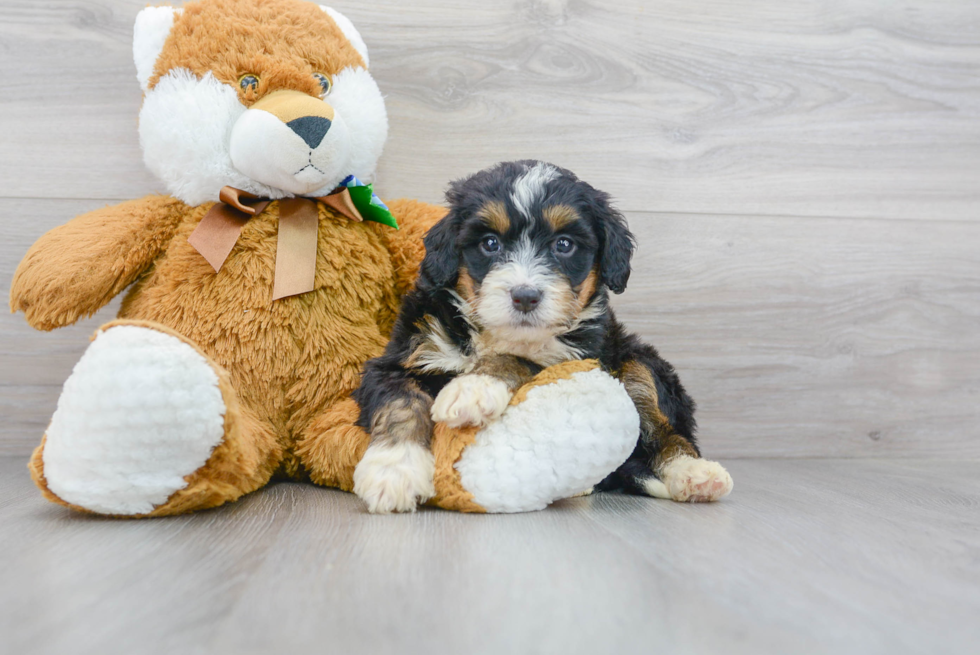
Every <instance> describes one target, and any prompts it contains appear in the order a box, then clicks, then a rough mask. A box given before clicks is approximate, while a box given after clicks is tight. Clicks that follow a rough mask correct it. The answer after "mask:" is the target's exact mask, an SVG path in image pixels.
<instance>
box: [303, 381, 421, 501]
mask: <svg viewBox="0 0 980 655" xmlns="http://www.w3.org/2000/svg"><path fill="white" fill-rule="evenodd" d="M359 414H360V409H359V407H358V405H357V403H356V402H355V401H354V400H353V399H346V400H343V401H341V402H339V403H337V404H336V405H334V406H333V407H331V408H329V409H328V410H326V411H325V412H322V413H321V414H320V415H319V416H318V417H317V418H316V419H314V421H313V423H312V424H311V425H310V427H309V428H308V429H307V431H306V433H305V435H304V437H303V439H302V440H301V442H300V444H299V446H298V447H297V453H298V454H299V456H300V459H301V461H302V462H303V465H304V466H305V467H306V469H307V471H309V474H310V478H311V479H312V480H313V481H314V482H316V483H317V484H323V485H327V486H332V487H340V488H341V489H344V490H345V491H353V492H354V493H356V494H357V495H358V496H360V497H361V498H362V499H363V500H364V501H365V502H366V503H367V506H368V510H369V511H370V512H372V513H388V512H412V511H415V508H416V505H417V504H418V502H419V500H420V499H421V500H422V501H423V502H424V501H425V500H428V499H429V498H431V497H432V496H433V495H434V494H435V489H434V487H433V482H432V479H433V474H434V458H433V455H432V453H431V452H430V451H429V449H428V447H427V446H424V445H422V444H419V443H417V442H415V441H412V440H404V439H403V440H382V441H377V440H375V442H374V443H372V442H371V437H370V435H369V434H368V433H367V432H366V431H365V430H363V429H362V428H360V427H359V426H357V425H356V422H357V419H358V416H359ZM416 418H417V416H416V415H415V413H414V412H413V411H411V410H410V409H407V408H401V410H400V411H399V409H397V408H396V409H393V410H392V411H391V412H389V413H388V415H387V420H388V422H389V423H391V424H392V425H391V426H390V427H394V428H395V429H396V430H397V428H398V427H401V428H406V427H407V426H409V425H410V424H411V422H412V421H413V420H414V419H416ZM426 419H427V417H426ZM429 427H430V428H431V423H429ZM408 429H409V431H412V432H414V430H413V429H411V428H408Z"/></svg>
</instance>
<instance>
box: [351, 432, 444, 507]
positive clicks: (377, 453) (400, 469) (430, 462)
mask: <svg viewBox="0 0 980 655" xmlns="http://www.w3.org/2000/svg"><path fill="white" fill-rule="evenodd" d="M435 472H436V460H435V457H433V455H432V453H431V452H430V451H429V450H428V449H426V448H425V447H423V446H420V445H419V444H417V443H413V442H410V441H406V442H402V443H384V442H382V443H377V444H373V445H371V446H370V447H368V449H367V451H366V452H365V453H364V457H362V458H361V461H360V462H358V464H357V467H356V468H355V469H354V493H355V494H357V495H358V497H360V498H361V500H363V501H364V502H365V503H367V506H368V511H369V512H371V513H372V514H388V513H390V512H414V511H415V507H416V505H418V503H420V502H421V503H424V502H425V501H427V500H428V499H430V498H432V497H433V496H435V495H436V489H435V483H434V482H433V478H434V477H435Z"/></svg>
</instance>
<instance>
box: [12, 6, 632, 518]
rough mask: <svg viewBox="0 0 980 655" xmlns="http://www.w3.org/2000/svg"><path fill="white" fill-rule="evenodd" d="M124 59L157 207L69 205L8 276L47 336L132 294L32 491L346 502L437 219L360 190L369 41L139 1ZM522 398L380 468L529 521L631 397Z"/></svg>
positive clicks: (295, 18) (70, 391)
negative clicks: (494, 420)
mask: <svg viewBox="0 0 980 655" xmlns="http://www.w3.org/2000/svg"><path fill="white" fill-rule="evenodd" d="M133 54H134V59H135V62H136V69H137V77H138V79H139V82H140V85H141V86H142V89H143V93H144V101H143V106H142V109H141V111H140V122H139V134H140V142H141V145H142V148H143V152H144V159H145V162H146V164H147V166H148V167H149V168H150V169H151V170H152V171H153V172H154V173H155V174H156V175H157V176H158V177H159V178H160V179H161V180H162V181H163V182H164V184H165V185H166V187H167V189H168V191H169V193H170V195H158V196H156V195H155V196H148V197H145V198H141V199H139V200H133V201H129V202H125V203H122V204H120V205H116V206H113V207H106V208H104V209H100V210H97V211H94V212H91V213H88V214H85V215H82V216H79V217H77V218H75V219H73V220H71V221H69V222H68V223H67V224H65V225H63V226H61V227H58V228H56V229H54V230H52V231H50V232H48V233H47V234H45V235H44V236H42V237H41V238H40V239H39V240H38V241H37V243H35V244H34V246H33V247H32V248H31V249H30V251H29V252H28V253H27V255H26V256H25V258H24V260H23V261H22V263H21V264H20V266H19V268H18V269H17V272H16V274H15V276H14V280H13V285H12V289H11V294H10V302H11V307H12V308H13V309H14V310H15V311H16V310H20V311H23V312H24V314H25V315H26V317H27V320H28V322H29V323H30V324H31V325H32V326H34V327H36V328H38V329H41V330H52V329H54V328H57V327H61V326H64V325H69V324H72V323H74V322H75V321H77V320H78V319H79V318H82V317H85V316H89V315H91V314H93V313H94V312H95V311H97V310H98V309H99V308H100V307H102V306H103V305H105V304H106V303H107V302H109V301H110V300H111V299H112V298H113V297H114V296H115V295H117V294H119V293H121V292H122V291H124V290H125V289H126V288H127V287H129V291H128V292H127V294H126V296H125V299H124V301H123V303H122V308H121V309H120V312H119V316H118V320H115V321H113V322H111V323H109V324H107V325H104V326H102V327H101V328H99V330H98V331H97V332H96V335H95V336H94V337H93V340H92V343H91V345H90V346H89V348H88V350H87V351H86V352H85V354H84V356H83V357H82V359H81V360H80V361H79V362H78V364H77V366H76V367H75V369H74V371H73V373H72V375H71V377H70V378H69V379H68V380H67V382H66V383H65V387H64V390H63V393H62V396H61V398H60V399H59V402H58V408H57V410H56V412H55V414H54V416H53V418H52V420H51V424H50V426H49V427H48V430H47V432H46V434H45V436H44V438H43V440H42V442H41V445H40V446H39V447H38V448H37V450H36V451H35V453H34V456H33V458H32V460H31V464H30V468H31V471H32V474H33V476H34V479H35V481H36V482H37V484H38V486H40V488H41V489H42V490H43V492H44V494H45V495H46V496H47V497H48V498H49V499H51V500H53V501H55V502H58V503H61V504H63V505H66V506H69V507H72V508H75V509H79V510H84V511H90V512H96V513H100V514H108V515H122V516H162V515H169V514H177V513H181V512H187V511H193V510H197V509H202V508H207V507H214V506H216V505H220V504H222V503H224V502H227V501H230V500H234V499H236V498H238V497H240V496H241V495H242V494H245V493H248V492H250V491H253V490H255V489H258V488H259V487H261V486H263V485H264V484H266V483H267V482H268V481H269V480H270V479H271V478H272V477H273V476H276V475H278V476H281V477H285V478H289V479H295V480H310V481H312V482H314V483H317V484H322V485H329V486H336V487H340V488H342V489H346V490H350V489H351V488H352V485H353V482H352V479H353V471H354V468H355V466H356V465H357V463H358V461H359V460H360V459H361V457H362V455H363V454H364V452H365V450H366V449H367V448H368V443H369V438H368V435H367V434H366V433H365V432H364V430H362V429H361V428H360V427H358V426H357V425H356V423H357V418H358V412H359V410H358V407H357V406H356V404H355V403H354V401H353V400H352V399H351V398H350V393H351V391H352V390H353V389H355V388H356V387H357V385H358V383H359V378H360V371H361V367H362V365H363V364H364V362H365V361H366V360H367V359H368V358H370V357H373V356H376V355H378V354H379V353H380V352H381V351H382V349H383V348H384V346H385V343H386V341H387V338H388V334H389V332H390V329H391V327H392V324H393V321H394V318H395V316H396V313H397V310H398V303H399V298H400V297H401V295H402V294H403V293H404V292H405V291H406V290H407V289H409V288H410V287H411V285H412V283H413V281H414V279H415V276H416V273H417V270H418V264H419V262H420V260H421V258H422V255H423V247H422V241H421V238H422V236H423V234H424V233H425V231H426V230H427V229H428V228H429V227H430V226H431V225H433V224H434V223H435V222H436V221H437V220H438V219H439V218H441V217H442V216H443V215H444V213H445V210H444V209H443V208H440V207H437V206H432V205H427V204H424V203H420V202H416V201H412V200H399V201H394V202H391V203H389V204H388V205H385V204H384V203H383V202H381V201H380V200H379V199H378V198H377V197H376V196H374V195H373V193H372V191H371V186H370V185H368V184H365V182H370V181H371V180H372V179H373V177H374V172H375V167H376V164H377V160H378V158H379V156H380V154H381V150H382V147H383V145H384V141H385V139H386V136H387V117H386V113H385V107H384V102H383V100H382V96H381V93H380V92H379V90H378V87H377V85H376V84H375V82H374V80H373V78H372V77H371V75H370V73H369V72H368V52H367V48H366V47H365V45H364V41H363V40H362V39H361V37H360V35H359V34H358V32H357V30H356V29H355V28H354V26H353V25H352V24H351V23H350V21H349V20H347V19H346V18H345V17H344V16H343V15H341V14H339V13H338V12H336V11H334V10H332V9H330V8H326V7H321V6H318V5H316V4H312V3H309V2H303V1H301V0H199V1H197V2H191V3H188V4H187V5H185V6H184V7H183V8H182V9H174V8H171V7H149V8H147V9H144V10H143V11H142V12H141V13H140V14H139V17H138V18H137V21H136V27H135V35H134V45H133ZM396 223H397V229H396V227H395V225H396ZM576 392H583V393H584V392H588V393H589V394H590V398H593V399H594V400H595V401H596V404H597V405H600V406H601V407H602V410H601V411H599V412H598V413H597V412H596V411H595V410H590V411H588V412H587V414H588V420H587V421H584V420H581V419H583V416H584V415H585V412H584V411H583V410H582V409H578V408H571V409H569V408H567V407H565V406H564V405H563V404H562V403H561V402H560V400H556V399H558V398H559V397H560V396H564V397H575V393H576ZM569 394H571V395H569ZM596 394H599V395H598V396H597V395H596ZM517 397H518V398H519V399H520V400H522V401H523V402H521V403H518V402H516V401H515V403H514V407H512V408H511V410H508V412H507V413H506V414H505V418H507V419H508V420H509V423H506V425H505V424H504V423H505V422H502V423H501V424H500V425H496V426H489V427H488V428H485V429H484V430H482V431H480V432H477V430H476V429H475V428H474V429H470V430H450V429H449V428H446V427H445V426H444V425H438V426H437V428H436V435H435V439H434V443H433V452H434V453H435V457H434V459H433V461H432V464H431V470H432V480H427V481H425V482H424V483H422V484H421V485H416V487H406V486H405V485H407V484H409V483H408V482H407V481H405V480H402V479H400V478H399V473H398V471H399V469H398V463H397V462H393V463H390V469H391V470H390V475H388V476H380V478H379V479H382V480H387V482H386V484H390V485H392V489H390V490H388V491H389V493H396V494H397V493H401V494H405V493H408V494H410V495H411V496H412V498H413V503H412V508H414V499H415V498H416V497H417V498H418V499H420V500H423V501H424V500H426V499H428V498H431V497H434V501H433V502H436V503H437V504H440V505H442V506H444V507H448V508H453V509H459V510H466V511H520V510H526V509H536V508H540V507H543V506H545V505H546V504H547V503H549V502H551V501H552V500H554V499H556V498H560V497H564V496H568V495H571V494H573V493H575V492H578V491H582V490H584V489H586V488H588V487H589V486H590V485H591V484H594V483H595V482H596V481H598V480H599V479H601V478H602V477H603V476H604V475H605V474H606V473H608V472H609V471H611V470H613V469H614V468H615V467H616V466H617V465H618V464H619V463H621V462H622V461H624V460H625V458H626V457H627V455H628V454H629V452H630V450H631V448H632V445H633V443H634V442H635V437H636V434H637V426H638V418H637V416H636V412H635V410H633V408H632V405H631V404H630V403H629V399H628V396H626V394H625V392H624V391H623V390H622V388H621V387H619V386H618V383H615V382H614V381H613V380H612V379H611V378H609V376H606V375H605V374H604V373H601V372H600V371H598V370H596V366H595V364H594V363H588V362H585V363H583V362H573V363H571V364H570V365H563V366H560V367H557V368H555V369H553V370H552V369H549V370H546V371H545V372H544V373H543V374H542V377H541V378H540V379H539V380H537V381H536V382H535V383H533V384H532V385H531V387H530V388H529V390H524V393H523V394H518V396H517ZM556 403H558V404H556ZM566 404H567V403H566ZM556 407H557V408H558V409H559V410H560V412H559V413H560V414H561V417H560V419H555V420H558V421H559V423H560V422H561V421H565V422H567V423H568V429H567V430H566V432H565V433H562V434H561V435H559V437H558V441H557V442H554V443H553V444H552V445H553V450H552V451H548V450H547V447H545V446H547V443H549V442H548V439H543V440H539V441H540V442H539V443H537V444H536V450H535V451H534V452H535V453H536V455H535V457H536V458H537V459H536V460H535V461H534V462H532V463H530V464H529V463H528V459H527V458H523V459H522V458H516V459H515V457H514V453H515V452H518V453H519V452H520V449H521V448H522V447H526V446H521V445H520V444H522V443H523V444H527V443H528V435H530V434H533V433H534V432H535V431H540V430H538V427H537V426H540V423H536V421H538V420H540V418H541V417H542V416H543V415H545V414H547V413H548V412H551V413H554V412H555V411H556V409H555V408H556ZM522 412H523V414H522ZM508 415H509V416H508ZM596 421H598V423H596ZM590 425H591V427H589V426H590ZM597 425H598V426H600V427H598V428H596V426H597ZM491 428H492V429H491ZM551 431H552V430H550V429H549V432H551ZM549 438H551V439H552V440H553V441H554V436H552V437H549ZM617 439H618V441H617ZM596 441H602V442H603V448H602V452H603V455H602V456H596V457H595V458H593V459H592V460H590V461H588V462H587V465H586V466H585V467H584V468H583V467H581V466H579V468H578V469H575V470H571V469H569V470H559V471H558V473H557V474H555V473H553V471H554V470H555V466H554V461H557V460H554V459H553V458H552V455H553V454H554V453H559V455H557V457H559V459H561V453H565V454H567V453H568V452H570V451H571V450H576V451H577V452H579V453H581V452H582V451H581V449H582V448H583V444H585V445H586V446H587V445H588V444H592V443H593V442H596ZM542 443H544V444H545V446H542V445H541V444H542ZM609 444H613V446H612V447H610V445H609ZM464 451H467V452H464ZM585 452H588V451H585ZM467 453H469V454H467ZM549 453H551V454H549ZM565 459H567V458H565ZM578 459H581V457H579V458H578ZM586 459H588V458H586ZM464 460H466V462H468V464H465V465H462V466H461V462H464ZM518 460H520V461H522V462H523V464H521V465H520V466H515V465H514V462H515V461H518ZM508 462H509V464H508ZM508 466H510V468H509V469H508V468H507V467H508ZM467 467H468V468H467ZM572 468H573V469H574V467H572ZM461 470H463V471H467V470H468V471H471V472H470V473H465V474H464V473H461ZM501 471H507V473H508V475H507V476H503V477H506V479H503V477H502V476H500V475H499V473H500V472H501ZM541 471H549V472H550V473H549V475H550V477H549V479H548V481H547V482H546V483H541ZM466 475H468V476H469V478H467V477H466ZM522 476H524V477H522ZM528 480H533V481H534V484H532V485H529V484H527V483H526V481H528ZM532 487H533V488H532ZM390 509H405V508H404V507H393V508H390Z"/></svg>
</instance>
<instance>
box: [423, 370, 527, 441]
mask: <svg viewBox="0 0 980 655" xmlns="http://www.w3.org/2000/svg"><path fill="white" fill-rule="evenodd" d="M512 395H513V394H511V392H510V389H508V388H507V384H506V383H504V382H503V381H502V380H499V379H497V378H495V377H492V376H489V375H461V376H459V377H458V378H455V379H454V380H452V381H451V382H450V383H449V384H447V385H446V386H445V387H443V388H442V391H440V392H439V395H438V396H436V400H435V402H434V403H432V420H433V421H442V422H445V423H446V424H447V425H448V426H449V427H452V428H458V427H462V426H464V425H479V426H482V425H486V424H487V423H490V422H491V421H493V420H495V419H497V418H499V417H500V415H501V414H503V413H504V410H505V409H507V404H508V403H509V402H510V399H511V396H512Z"/></svg>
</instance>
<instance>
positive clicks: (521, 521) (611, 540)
mask: <svg viewBox="0 0 980 655" xmlns="http://www.w3.org/2000/svg"><path fill="white" fill-rule="evenodd" d="M731 471H732V474H733V475H734V477H735V480H736V488H735V491H734V492H733V494H732V495H731V496H730V497H729V498H728V499H726V500H725V501H723V502H721V503H718V504H714V505H696V506H690V505H678V504H672V503H670V502H667V501H658V500H653V499H648V498H635V497H627V496H619V495H612V494H601V495H597V496H594V497H589V498H578V499H571V500H566V501H562V502H560V503H558V504H557V505H555V506H553V507H552V508H550V509H549V510H547V511H545V512H537V513H533V514H525V515H516V516H469V515H460V514H455V513H450V512H443V511H439V510H423V511H421V512H419V513H418V514H415V515H402V516H372V515H368V514H366V513H364V512H363V510H362V508H361V507H360V505H359V504H358V503H357V502H356V498H355V497H354V496H351V495H349V494H345V493H343V492H340V491H335V490H329V489H320V488H317V487H313V486H309V485H298V484H279V485H275V486H272V487H270V488H268V489H266V490H264V491H261V492H259V493H257V494H255V495H253V496H251V497H249V498H247V499H245V500H244V501H243V502H240V503H237V504H234V505H231V506H228V507H225V508H220V509H217V510H213V511H209V512H205V513H202V514H199V515H193V516H186V517H180V518H175V519H164V520H150V521H114V520H103V519H98V518H87V517H82V516H79V515H77V514H72V513H70V512H69V511H67V510H64V509H62V508H60V507H57V506H55V505H51V504H48V503H46V502H45V501H43V500H41V499H40V498H39V496H38V494H37V492H36V491H35V489H34V488H33V486H32V485H31V483H30V480H29V478H28V475H27V471H26V469H25V467H24V460H23V459H22V458H6V459H0V526H2V529H0V589H2V590H3V591H2V593H0V652H3V653H11V654H14V653H17V654H22V655H27V654H30V653H66V652H70V653H76V654H79V655H81V654H87V653H93V654H96V653H97V654H99V655H106V654H113V653H141V654H143V653H145V654H153V653H198V652H212V653H253V652H254V653H259V652H266V653H290V652H317V653H371V654H383V653H427V654H430V655H440V654H442V653H447V654H458V653H591V654H596V653H614V652H618V653H753V654H755V653H794V654H795V653H834V654H836V655H840V654H842V653H864V654H867V653H888V654H889V655H897V654H900V653H930V654H936V653H966V652H971V651H972V652H975V649H976V646H977V644H978V643H980V621H977V617H978V616H980V555H978V554H980V463H978V462H962V461H960V462H954V461H905V460H880V459H865V460H738V461H733V462H731Z"/></svg>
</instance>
